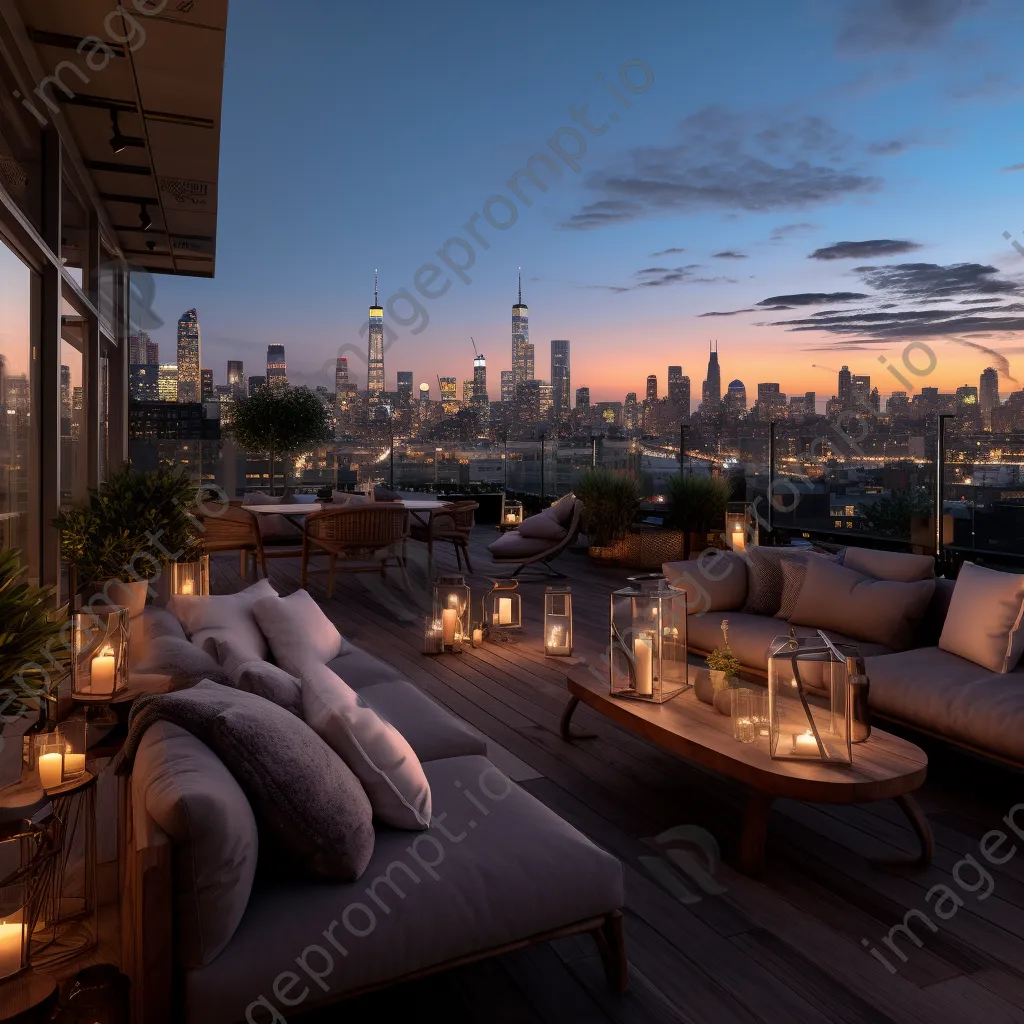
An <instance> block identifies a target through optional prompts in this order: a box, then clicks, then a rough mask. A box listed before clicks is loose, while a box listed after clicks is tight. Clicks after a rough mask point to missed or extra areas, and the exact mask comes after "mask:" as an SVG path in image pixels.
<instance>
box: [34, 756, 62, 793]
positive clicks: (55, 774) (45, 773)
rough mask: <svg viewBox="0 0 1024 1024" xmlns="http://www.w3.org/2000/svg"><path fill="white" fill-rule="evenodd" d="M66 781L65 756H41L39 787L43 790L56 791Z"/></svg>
mask: <svg viewBox="0 0 1024 1024" xmlns="http://www.w3.org/2000/svg"><path fill="white" fill-rule="evenodd" d="M63 780H64V755H63V754H61V753H53V754H40V755H39V785H40V786H42V787H43V789H56V788H57V787H58V786H59V785H60V784H61V782H62V781H63Z"/></svg>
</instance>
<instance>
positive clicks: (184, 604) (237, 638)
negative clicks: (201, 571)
mask: <svg viewBox="0 0 1024 1024" xmlns="http://www.w3.org/2000/svg"><path fill="white" fill-rule="evenodd" d="M259 600H268V601H270V600H273V601H279V600H280V598H279V597H278V596H277V591H276V590H274V588H273V586H272V585H271V583H270V580H260V581H259V583H254V584H253V585H252V586H251V587H247V588H246V589H245V590H241V591H239V592H238V593H237V594H217V595H215V596H212V597H181V596H178V597H172V598H171V599H170V601H169V602H168V603H167V609H168V611H170V612H171V613H172V614H173V615H174V616H175V618H177V620H178V621H179V622H180V623H181V625H182V627H183V628H184V630H185V632H186V633H187V634H188V638H189V640H191V641H192V643H194V644H195V645H196V646H197V647H202V648H203V650H204V651H206V653H207V654H209V655H211V656H212V657H214V658H216V657H217V641H218V640H231V642H232V643H233V644H234V645H235V647H237V648H238V650H239V651H240V652H241V654H242V655H243V656H244V657H245V658H246V659H247V660H248V661H265V660H266V658H267V655H268V654H269V653H270V650H269V648H268V647H267V641H266V640H265V639H264V637H263V634H262V633H261V632H260V627H259V626H258V625H257V624H256V619H255V618H254V616H253V605H254V604H255V603H256V602H257V601H259Z"/></svg>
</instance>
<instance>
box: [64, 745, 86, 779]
mask: <svg viewBox="0 0 1024 1024" xmlns="http://www.w3.org/2000/svg"><path fill="white" fill-rule="evenodd" d="M84 771H85V754H72V753H70V752H69V751H65V752H64V773H65V774H66V775H68V776H74V775H81V774H82V772H84Z"/></svg>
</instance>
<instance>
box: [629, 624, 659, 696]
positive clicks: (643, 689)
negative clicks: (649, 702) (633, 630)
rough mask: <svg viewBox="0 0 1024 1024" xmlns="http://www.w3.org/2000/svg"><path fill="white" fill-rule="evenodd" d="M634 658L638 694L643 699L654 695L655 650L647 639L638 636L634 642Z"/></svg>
mask: <svg viewBox="0 0 1024 1024" xmlns="http://www.w3.org/2000/svg"><path fill="white" fill-rule="evenodd" d="M633 657H634V659H635V664H636V692H637V693H638V694H639V695H640V696H641V697H651V696H653V694H654V648H653V646H652V644H651V641H650V640H649V639H648V638H647V637H643V636H638V637H637V638H636V639H635V640H634V641H633Z"/></svg>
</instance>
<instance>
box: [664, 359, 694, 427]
mask: <svg viewBox="0 0 1024 1024" xmlns="http://www.w3.org/2000/svg"><path fill="white" fill-rule="evenodd" d="M668 400H669V403H670V404H671V405H672V407H673V409H674V410H675V413H676V415H677V416H679V417H681V418H682V419H686V418H687V417H689V415H690V378H689V377H687V376H685V375H684V374H683V368H682V367H681V366H670V367H669V368H668Z"/></svg>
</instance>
